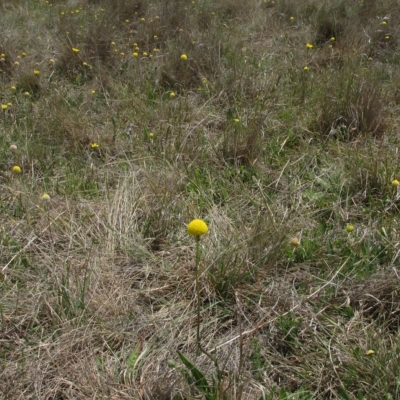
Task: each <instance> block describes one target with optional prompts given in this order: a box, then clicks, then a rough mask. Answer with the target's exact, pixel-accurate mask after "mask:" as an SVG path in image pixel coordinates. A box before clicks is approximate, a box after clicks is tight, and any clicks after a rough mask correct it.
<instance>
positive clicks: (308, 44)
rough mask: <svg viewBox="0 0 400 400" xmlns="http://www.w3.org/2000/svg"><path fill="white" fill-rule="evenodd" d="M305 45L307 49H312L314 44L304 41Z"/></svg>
mask: <svg viewBox="0 0 400 400" xmlns="http://www.w3.org/2000/svg"><path fill="white" fill-rule="evenodd" d="M306 47H307V49H313V48H314V45H313V44H311V43H306Z"/></svg>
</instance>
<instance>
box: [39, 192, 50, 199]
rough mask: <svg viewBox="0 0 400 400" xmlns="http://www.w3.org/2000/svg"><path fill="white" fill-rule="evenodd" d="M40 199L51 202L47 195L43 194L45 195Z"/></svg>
mask: <svg viewBox="0 0 400 400" xmlns="http://www.w3.org/2000/svg"><path fill="white" fill-rule="evenodd" d="M40 198H41V199H42V200H50V196H49V195H48V194H47V193H43V194H42V195H41V196H40Z"/></svg>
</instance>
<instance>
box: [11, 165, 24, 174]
mask: <svg viewBox="0 0 400 400" xmlns="http://www.w3.org/2000/svg"><path fill="white" fill-rule="evenodd" d="M12 171H13V172H14V173H15V174H20V173H21V172H22V170H21V167H19V166H18V165H14V166H13V167H12Z"/></svg>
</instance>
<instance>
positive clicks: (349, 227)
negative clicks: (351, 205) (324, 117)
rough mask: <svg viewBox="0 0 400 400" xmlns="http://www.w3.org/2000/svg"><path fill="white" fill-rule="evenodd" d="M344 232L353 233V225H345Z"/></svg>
mask: <svg viewBox="0 0 400 400" xmlns="http://www.w3.org/2000/svg"><path fill="white" fill-rule="evenodd" d="M346 231H347V232H349V233H350V232H353V231H354V226H353V225H347V226H346Z"/></svg>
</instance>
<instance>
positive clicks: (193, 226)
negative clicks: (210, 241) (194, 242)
mask: <svg viewBox="0 0 400 400" xmlns="http://www.w3.org/2000/svg"><path fill="white" fill-rule="evenodd" d="M187 232H188V234H189V235H192V236H201V235H205V234H206V233H207V232H208V226H207V224H206V223H205V222H204V221H203V220H202V219H194V220H193V221H191V222H190V224H189V225H188V226H187Z"/></svg>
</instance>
